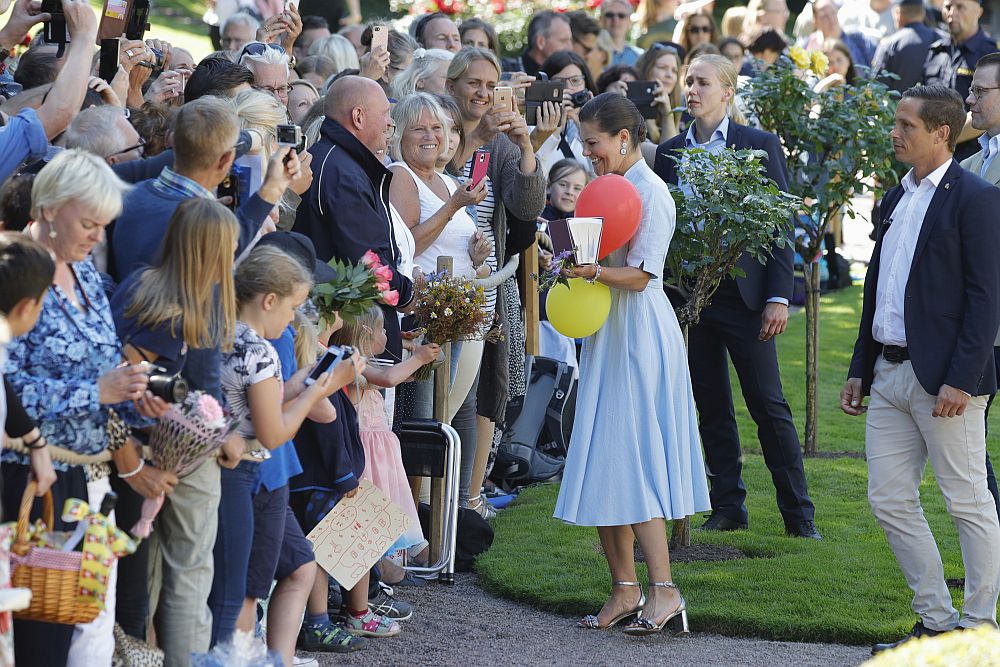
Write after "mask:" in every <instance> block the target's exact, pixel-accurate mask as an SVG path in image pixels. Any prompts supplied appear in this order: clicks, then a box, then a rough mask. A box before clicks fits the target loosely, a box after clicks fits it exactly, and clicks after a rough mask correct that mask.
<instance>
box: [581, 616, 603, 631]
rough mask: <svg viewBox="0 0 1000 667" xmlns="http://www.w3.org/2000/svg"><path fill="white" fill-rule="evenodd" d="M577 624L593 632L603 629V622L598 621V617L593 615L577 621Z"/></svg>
mask: <svg viewBox="0 0 1000 667" xmlns="http://www.w3.org/2000/svg"><path fill="white" fill-rule="evenodd" d="M576 624H577V625H579V626H580V627H582V628H588V629H591V630H596V629H599V628H600V627H601V622H600V621H599V620H597V617H596V616H594V615H593V614H589V615H587V616H584V617H583V618H581V619H580V620H579V621H577V622H576Z"/></svg>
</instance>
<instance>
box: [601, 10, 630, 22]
mask: <svg viewBox="0 0 1000 667" xmlns="http://www.w3.org/2000/svg"><path fill="white" fill-rule="evenodd" d="M602 16H603V17H604V18H606V19H618V20H620V21H624V20H625V19H627V18H630V17H631V16H632V15H631V14H625V13H618V12H605V13H604V14H602Z"/></svg>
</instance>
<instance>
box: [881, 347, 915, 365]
mask: <svg viewBox="0 0 1000 667" xmlns="http://www.w3.org/2000/svg"><path fill="white" fill-rule="evenodd" d="M882 358H883V359H885V360H886V361H888V362H889V363H890V364H901V363H903V362H904V361H906V360H908V359H909V358H910V350H909V348H906V347H900V346H898V345H886V346H885V347H883V348H882Z"/></svg>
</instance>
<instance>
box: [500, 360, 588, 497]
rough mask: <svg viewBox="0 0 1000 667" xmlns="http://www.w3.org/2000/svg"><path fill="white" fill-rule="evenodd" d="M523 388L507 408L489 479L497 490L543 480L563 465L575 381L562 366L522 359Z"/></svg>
mask: <svg viewBox="0 0 1000 667" xmlns="http://www.w3.org/2000/svg"><path fill="white" fill-rule="evenodd" d="M525 375H526V376H527V377H528V389H527V391H526V392H525V394H524V396H520V397H517V398H514V399H512V400H511V401H510V403H509V404H508V406H507V419H506V422H507V424H508V426H507V427H506V428H505V429H504V432H503V437H502V439H501V441H500V447H499V449H498V450H497V456H496V461H495V463H494V465H493V472H492V473H491V474H490V479H491V480H493V482H494V483H495V484H497V485H498V486H500V487H502V488H507V489H511V488H514V487H516V486H523V485H526V484H534V483H536V482H546V481H548V480H550V479H552V478H554V477H556V476H557V475H559V474H560V473H562V469H563V466H564V465H565V463H566V452H567V450H568V448H569V433H570V429H571V427H572V418H573V409H574V407H575V399H576V393H575V390H576V379H575V377H574V376H573V369H572V368H571V367H570V366H569V365H568V364H566V363H565V362H562V361H558V360H555V359H549V358H547V357H532V356H528V357H526V358H525Z"/></svg>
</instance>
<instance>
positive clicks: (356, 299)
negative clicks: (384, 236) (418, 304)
mask: <svg viewBox="0 0 1000 667" xmlns="http://www.w3.org/2000/svg"><path fill="white" fill-rule="evenodd" d="M329 264H330V266H331V267H332V268H333V270H334V271H336V272H337V278H336V279H335V280H332V281H330V282H328V283H324V284H322V285H316V287H314V288H313V303H315V304H316V308H317V309H318V310H319V314H320V318H321V319H322V320H323V322H325V323H326V324H327V325H332V324H333V323H334V321H335V320H336V315H335V314H334V313H340V316H341V317H343V318H344V319H346V320H351V319H354V318H356V317H358V316H359V315H361V314H362V313H364V312H365V311H367V310H368V309H369V308H371V307H372V306H373V305H375V304H377V303H384V304H388V305H390V306H395V305H396V304H397V303H399V292H397V291H396V290H394V289H390V288H389V280H390V279H391V278H392V269H391V268H390V267H388V266H386V265H384V264H382V262H381V260H380V259H379V257H378V255H376V254H375V253H374V252H372V251H371V250H369V251H368V252H366V253H365V254H364V256H363V257H362V258H361V261H360V262H358V263H357V264H352V263H350V262H341V261H340V260H337V259H331V260H330V262H329Z"/></svg>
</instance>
